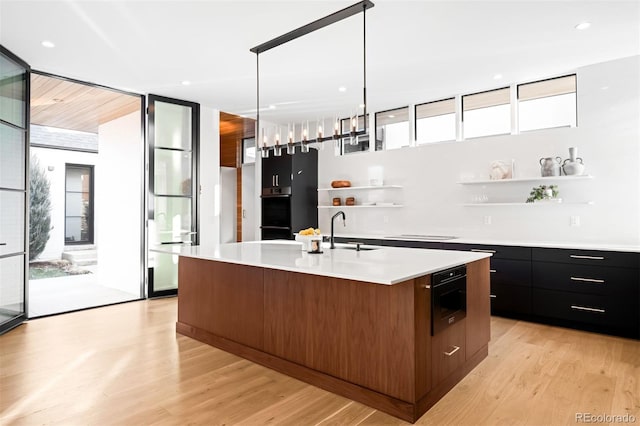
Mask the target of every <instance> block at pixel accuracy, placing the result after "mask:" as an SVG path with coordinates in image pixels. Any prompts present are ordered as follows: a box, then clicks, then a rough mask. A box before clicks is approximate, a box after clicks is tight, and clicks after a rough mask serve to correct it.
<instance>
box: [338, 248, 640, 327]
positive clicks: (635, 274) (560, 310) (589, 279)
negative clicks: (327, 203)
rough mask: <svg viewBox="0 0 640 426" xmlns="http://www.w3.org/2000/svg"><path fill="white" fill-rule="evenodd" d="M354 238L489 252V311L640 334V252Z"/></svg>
mask: <svg viewBox="0 0 640 426" xmlns="http://www.w3.org/2000/svg"><path fill="white" fill-rule="evenodd" d="M340 240H341V241H343V242H348V241H354V239H353V238H344V237H343V238H341V239H340ZM355 241H362V242H363V243H365V244H376V245H385V246H395V247H413V248H426V249H434V248H435V249H445V250H465V251H477V252H486V253H490V254H491V255H492V256H491V261H490V271H491V313H492V314H493V315H501V316H506V317H513V318H521V319H526V320H530V321H536V322H542V323H549V324H556V325H560V326H564V327H571V328H577V329H583V330H589V331H596V332H599V333H606V334H614V335H620V336H625V337H633V338H636V339H638V338H640V253H633V252H614V251H605V250H573V249H560V248H542V247H516V246H499V245H489V244H467V243H455V242H442V243H439V242H425V241H406V240H402V241H400V240H386V239H383V240H369V239H364V240H363V239H355Z"/></svg>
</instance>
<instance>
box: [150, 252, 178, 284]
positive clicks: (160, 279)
mask: <svg viewBox="0 0 640 426" xmlns="http://www.w3.org/2000/svg"><path fill="white" fill-rule="evenodd" d="M154 257H155V261H154V265H153V288H154V290H155V291H162V290H173V289H176V288H178V256H176V255H172V254H164V253H154Z"/></svg>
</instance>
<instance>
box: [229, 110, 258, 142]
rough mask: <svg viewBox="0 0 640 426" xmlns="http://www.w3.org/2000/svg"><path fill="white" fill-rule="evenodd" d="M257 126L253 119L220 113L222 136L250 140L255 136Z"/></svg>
mask: <svg viewBox="0 0 640 426" xmlns="http://www.w3.org/2000/svg"><path fill="white" fill-rule="evenodd" d="M255 126H256V120H254V119H253V118H246V117H241V116H239V115H234V114H229V113H226V112H220V136H226V137H235V138H238V139H242V138H250V137H253V136H254V134H255Z"/></svg>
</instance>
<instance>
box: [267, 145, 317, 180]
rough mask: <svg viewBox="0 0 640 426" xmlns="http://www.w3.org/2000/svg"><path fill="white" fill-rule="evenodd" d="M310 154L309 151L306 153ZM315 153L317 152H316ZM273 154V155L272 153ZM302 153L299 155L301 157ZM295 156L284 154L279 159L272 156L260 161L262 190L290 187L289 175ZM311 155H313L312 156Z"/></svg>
mask: <svg viewBox="0 0 640 426" xmlns="http://www.w3.org/2000/svg"><path fill="white" fill-rule="evenodd" d="M309 153H311V150H309V152H308V153H305V154H309ZM316 153H317V151H316ZM272 154H273V153H272ZM302 154H303V153H299V155H302ZM296 155H298V154H295V155H289V154H287V153H285V152H283V153H282V155H280V156H279V157H276V156H274V155H271V156H269V158H263V159H262V188H278V187H279V188H286V187H290V186H291V174H292V172H293V162H294V161H293V160H294V158H296ZM312 155H313V154H312ZM316 160H317V156H316Z"/></svg>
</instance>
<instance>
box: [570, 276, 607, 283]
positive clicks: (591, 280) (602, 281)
mask: <svg viewBox="0 0 640 426" xmlns="http://www.w3.org/2000/svg"><path fill="white" fill-rule="evenodd" d="M571 281H582V282H586V283H604V280H599V279H596V278H580V277H571Z"/></svg>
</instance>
